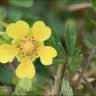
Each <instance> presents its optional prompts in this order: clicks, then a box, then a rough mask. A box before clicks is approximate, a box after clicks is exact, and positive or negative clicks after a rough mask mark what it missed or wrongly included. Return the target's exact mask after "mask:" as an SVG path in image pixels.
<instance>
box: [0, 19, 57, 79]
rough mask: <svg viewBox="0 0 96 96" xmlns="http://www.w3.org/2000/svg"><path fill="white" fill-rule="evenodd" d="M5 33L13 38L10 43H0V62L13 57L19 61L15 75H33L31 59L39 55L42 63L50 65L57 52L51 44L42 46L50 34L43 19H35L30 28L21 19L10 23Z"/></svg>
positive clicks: (20, 76) (27, 76)
mask: <svg viewBox="0 0 96 96" xmlns="http://www.w3.org/2000/svg"><path fill="white" fill-rule="evenodd" d="M6 33H7V34H8V36H9V37H10V38H13V40H12V43H11V44H1V45H0V62H2V63H7V62H11V61H12V60H13V59H14V57H17V59H18V60H19V61H20V64H19V65H18V67H17V69H16V75H17V76H18V77H19V78H21V79H23V78H29V79H32V78H33V77H34V76H35V68H34V65H33V61H34V60H35V59H36V58H38V57H40V60H41V62H42V64H44V65H50V64H52V62H53V58H54V57H56V55H57V52H56V50H55V49H54V48H53V47H51V46H44V41H45V40H47V39H48V38H49V37H50V35H51V29H50V28H49V27H48V26H46V25H45V24H44V22H43V21H36V22H35V23H34V24H33V26H32V27H31V28H29V25H28V24H27V23H26V22H25V21H22V20H19V21H17V22H16V23H11V24H9V25H8V26H7V28H6Z"/></svg>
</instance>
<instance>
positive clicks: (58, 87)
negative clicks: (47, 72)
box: [53, 59, 67, 96]
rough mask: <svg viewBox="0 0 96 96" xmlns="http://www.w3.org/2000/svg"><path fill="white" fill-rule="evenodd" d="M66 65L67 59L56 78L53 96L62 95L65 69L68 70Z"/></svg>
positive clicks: (59, 68)
mask: <svg viewBox="0 0 96 96" xmlns="http://www.w3.org/2000/svg"><path fill="white" fill-rule="evenodd" d="M66 65H67V59H66V62H65V64H60V65H59V67H58V70H57V73H56V77H55V83H54V90H53V93H54V95H53V96H59V94H60V90H61V83H62V80H63V77H64V73H65V69H66Z"/></svg>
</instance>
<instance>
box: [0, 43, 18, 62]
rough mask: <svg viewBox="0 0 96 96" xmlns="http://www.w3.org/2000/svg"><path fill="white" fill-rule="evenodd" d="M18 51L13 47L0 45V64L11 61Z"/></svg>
mask: <svg viewBox="0 0 96 96" xmlns="http://www.w3.org/2000/svg"><path fill="white" fill-rule="evenodd" d="M17 53H18V49H17V48H16V46H14V45H9V44H2V45H0V62H2V63H7V62H9V61H12V60H13V59H14V57H15V56H16V55H17Z"/></svg>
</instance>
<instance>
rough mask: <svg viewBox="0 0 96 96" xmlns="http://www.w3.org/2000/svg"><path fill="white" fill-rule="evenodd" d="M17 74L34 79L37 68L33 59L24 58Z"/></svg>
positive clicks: (21, 77)
mask: <svg viewBox="0 0 96 96" xmlns="http://www.w3.org/2000/svg"><path fill="white" fill-rule="evenodd" d="M16 75H17V76H18V77H19V78H20V79H24V78H29V79H32V78H33V77H34V76H35V68H34V65H33V64H32V61H31V60H26V59H24V60H22V62H21V63H20V65H18V67H17V69H16Z"/></svg>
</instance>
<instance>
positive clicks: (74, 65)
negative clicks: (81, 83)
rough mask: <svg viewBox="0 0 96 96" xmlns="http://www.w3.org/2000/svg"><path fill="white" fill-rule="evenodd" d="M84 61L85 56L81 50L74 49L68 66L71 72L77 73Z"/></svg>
mask: <svg viewBox="0 0 96 96" xmlns="http://www.w3.org/2000/svg"><path fill="white" fill-rule="evenodd" d="M82 60H83V55H82V54H81V52H80V49H79V48H74V52H73V54H72V57H68V64H69V67H70V69H71V71H73V72H76V71H77V70H78V69H79V68H80V63H81V61H82Z"/></svg>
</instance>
